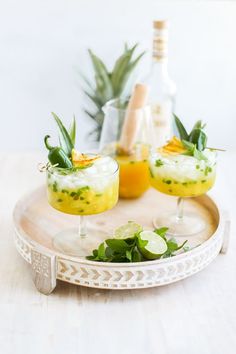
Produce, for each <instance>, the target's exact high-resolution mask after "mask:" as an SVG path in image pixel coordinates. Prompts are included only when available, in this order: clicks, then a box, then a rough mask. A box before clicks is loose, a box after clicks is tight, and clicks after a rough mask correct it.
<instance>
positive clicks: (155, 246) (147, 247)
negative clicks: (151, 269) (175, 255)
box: [138, 231, 167, 259]
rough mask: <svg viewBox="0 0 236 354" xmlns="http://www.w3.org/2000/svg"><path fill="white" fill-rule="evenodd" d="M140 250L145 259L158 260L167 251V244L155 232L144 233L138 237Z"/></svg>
mask: <svg viewBox="0 0 236 354" xmlns="http://www.w3.org/2000/svg"><path fill="white" fill-rule="evenodd" d="M138 248H139V251H140V252H141V253H142V255H143V257H144V258H146V259H157V258H160V257H161V255H163V254H164V253H165V252H166V251H167V244H166V242H165V240H164V239H163V238H162V237H161V236H159V235H157V234H156V233H155V232H153V231H142V232H140V234H139V235H138Z"/></svg>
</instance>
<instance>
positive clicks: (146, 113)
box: [100, 98, 153, 198]
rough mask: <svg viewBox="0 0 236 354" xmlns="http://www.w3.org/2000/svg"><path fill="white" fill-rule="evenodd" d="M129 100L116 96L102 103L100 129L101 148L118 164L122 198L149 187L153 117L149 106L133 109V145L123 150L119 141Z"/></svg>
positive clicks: (137, 195)
mask: <svg viewBox="0 0 236 354" xmlns="http://www.w3.org/2000/svg"><path fill="white" fill-rule="evenodd" d="M127 103H128V100H127V99H126V98H124V99H123V98H119V99H115V100H111V101H109V102H108V103H107V104H106V105H105V106H104V107H103V111H104V113H105V118H104V123H103V129H102V133H101V140H100V151H102V153H103V154H106V155H110V156H112V157H113V158H114V159H116V161H117V162H118V164H119V167H120V188H119V196H120V197H121V198H137V197H140V196H141V195H142V194H143V193H144V192H145V191H146V190H147V189H148V188H149V187H150V182H149V168H148V156H149V145H150V144H151V143H152V134H153V129H152V120H151V110H150V107H149V106H146V107H144V108H140V109H135V110H133V111H132V114H134V115H135V118H136V125H135V132H134V135H133V137H132V139H133V141H132V148H131V149H130V151H129V152H128V153H127V151H124V150H122V148H121V146H120V144H119V142H120V138H121V134H122V128H123V124H124V120H125V114H126V107H127Z"/></svg>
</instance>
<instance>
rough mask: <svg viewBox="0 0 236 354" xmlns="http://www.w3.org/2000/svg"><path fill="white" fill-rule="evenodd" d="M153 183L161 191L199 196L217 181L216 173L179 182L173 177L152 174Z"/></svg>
mask: <svg viewBox="0 0 236 354" xmlns="http://www.w3.org/2000/svg"><path fill="white" fill-rule="evenodd" d="M150 181H151V185H152V186H153V187H154V188H155V189H157V190H158V191H159V192H162V193H165V194H169V195H174V196H178V197H197V196H198V195H202V194H204V193H206V192H207V191H208V190H209V189H211V188H212V186H213V185H214V183H215V173H212V174H211V176H210V177H203V178H201V179H199V180H196V181H195V180H193V181H191V180H189V181H186V182H179V181H176V180H174V179H171V178H163V177H160V176H157V175H156V176H153V177H152V176H151V178H150Z"/></svg>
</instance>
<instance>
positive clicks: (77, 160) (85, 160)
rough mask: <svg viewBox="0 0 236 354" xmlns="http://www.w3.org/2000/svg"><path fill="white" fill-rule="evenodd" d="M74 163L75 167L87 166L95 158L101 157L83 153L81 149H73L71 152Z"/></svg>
mask: <svg viewBox="0 0 236 354" xmlns="http://www.w3.org/2000/svg"><path fill="white" fill-rule="evenodd" d="M71 158H72V163H73V166H74V167H85V166H88V165H90V164H92V163H93V162H94V161H95V160H97V159H99V158H100V156H99V155H95V156H89V155H86V154H81V153H80V152H79V151H77V150H75V149H73V150H72V152H71Z"/></svg>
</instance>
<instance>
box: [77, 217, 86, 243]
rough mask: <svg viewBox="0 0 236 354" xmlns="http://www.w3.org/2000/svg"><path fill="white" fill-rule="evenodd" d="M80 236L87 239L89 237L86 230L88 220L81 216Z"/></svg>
mask: <svg viewBox="0 0 236 354" xmlns="http://www.w3.org/2000/svg"><path fill="white" fill-rule="evenodd" d="M78 234H79V237H80V238H85V237H86V235H87V230H86V220H85V217H84V216H83V215H79V228H78Z"/></svg>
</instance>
